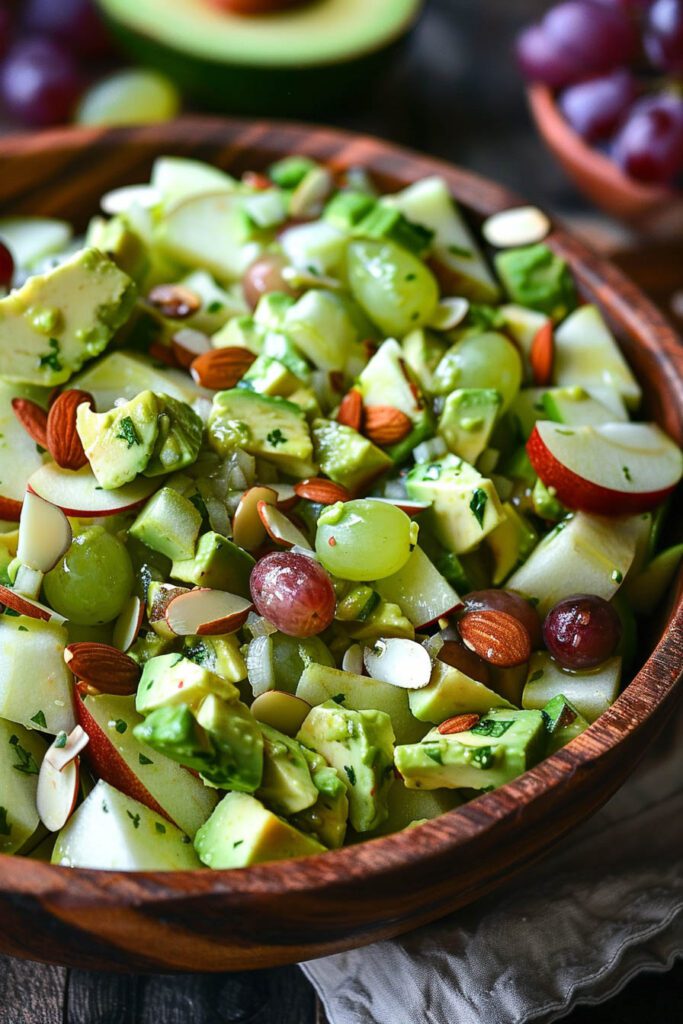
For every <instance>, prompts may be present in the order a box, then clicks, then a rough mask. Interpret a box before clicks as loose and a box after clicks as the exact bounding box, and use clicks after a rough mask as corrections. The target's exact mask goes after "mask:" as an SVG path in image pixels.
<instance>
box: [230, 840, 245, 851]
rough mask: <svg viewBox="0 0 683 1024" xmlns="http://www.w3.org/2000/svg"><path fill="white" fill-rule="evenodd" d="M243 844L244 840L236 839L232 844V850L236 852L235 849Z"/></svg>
mask: <svg viewBox="0 0 683 1024" xmlns="http://www.w3.org/2000/svg"><path fill="white" fill-rule="evenodd" d="M243 842H244V839H236V840H235V842H234V843H233V844H232V848H233V850H236V849H237V847H238V846H241V845H242V843H243Z"/></svg>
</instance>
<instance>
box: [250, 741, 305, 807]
mask: <svg viewBox="0 0 683 1024" xmlns="http://www.w3.org/2000/svg"><path fill="white" fill-rule="evenodd" d="M260 728H261V732H262V733H263V778H262V779H261V785H260V787H259V789H258V790H257V792H256V796H257V797H258V798H259V800H262V801H263V803H264V804H266V806H267V807H270V808H271V810H273V811H275V813H276V814H282V815H284V816H285V817H287V816H288V815H290V814H296V813H297V811H304V810H306V808H307V807H311V806H312V805H313V804H314V803H315V802H316V800H317V799H318V790H317V788H316V786H315V785H314V783H313V780H312V778H311V772H310V770H309V767H308V761H307V760H306V757H305V755H304V752H303V749H302V747H301V744H300V743H297V741H296V740H293V739H292V738H291V737H290V736H285V735H284V733H281V732H278V730H277V729H273V728H271V726H269V725H264V724H263V723H261V725H260Z"/></svg>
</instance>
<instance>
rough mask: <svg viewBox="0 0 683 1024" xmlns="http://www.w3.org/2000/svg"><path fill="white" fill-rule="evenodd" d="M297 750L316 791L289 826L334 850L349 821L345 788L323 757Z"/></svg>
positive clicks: (342, 841) (342, 840) (303, 749)
mask: <svg viewBox="0 0 683 1024" xmlns="http://www.w3.org/2000/svg"><path fill="white" fill-rule="evenodd" d="M301 749H302V751H303V754H304V757H305V758H306V760H307V761H308V767H309V769H310V772H311V778H312V779H313V783H314V785H315V787H316V789H317V790H318V798H317V800H316V802H315V803H314V804H313V805H312V806H311V807H307V808H306V809H305V810H303V811H299V812H298V814H294V815H293V816H292V824H293V825H295V826H296V827H297V828H299V829H301V831H302V832H307V833H309V834H310V835H313V836H315V838H316V839H317V840H319V842H321V843H322V844H323V846H326V847H327V848H328V849H330V850H336V849H338V848H339V847H340V846H342V845H343V843H344V837H345V835H346V824H347V821H348V818H349V798H348V797H347V795H346V786H345V785H344V783H343V782H342V780H341V779H340V778H339V776H338V775H337V773H336V771H335V770H334V768H330V766H329V765H328V764H327V762H326V761H325V758H324V757H321V755H320V754H316V753H314V752H313V751H312V750H308V748H307V747H302V748H301ZM392 790H393V787H392ZM392 790H390V793H391V792H392Z"/></svg>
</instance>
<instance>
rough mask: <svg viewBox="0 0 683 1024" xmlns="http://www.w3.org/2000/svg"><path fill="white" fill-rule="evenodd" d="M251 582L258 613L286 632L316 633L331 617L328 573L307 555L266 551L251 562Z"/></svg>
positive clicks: (332, 596)
mask: <svg viewBox="0 0 683 1024" xmlns="http://www.w3.org/2000/svg"><path fill="white" fill-rule="evenodd" d="M250 586H251V596H252V600H253V602H254V604H255V605H256V610H257V611H258V613H259V615H262V616H263V617H264V619H267V620H268V621H269V622H272V624H273V625H274V626H277V628H278V629H279V630H280V631H281V632H282V633H287V635H288V636H296V637H301V638H303V637H307V636H315V634H316V633H322V631H323V630H324V629H327V627H328V626H329V625H331V623H332V620H333V619H334V612H335V607H336V596H335V593H334V587H333V586H332V582H331V580H330V577H329V576H328V575H327V573H326V572H325V570H324V569H323V567H322V566H321V565H320V564H319V563H318V562H316V561H315V560H314V559H313V558H309V557H308V556H307V555H295V554H291V553H290V552H288V551H276V552H274V553H273V554H270V555H266V556H265V557H264V558H262V559H261V560H260V561H259V562H257V563H256V565H255V566H254V569H253V571H252V574H251V583H250Z"/></svg>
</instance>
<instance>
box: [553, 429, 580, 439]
mask: <svg viewBox="0 0 683 1024" xmlns="http://www.w3.org/2000/svg"><path fill="white" fill-rule="evenodd" d="M557 433H558V434H562V436H563V437H573V436H574V434H575V433H576V431H575V430H559V429H558V430H557Z"/></svg>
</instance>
